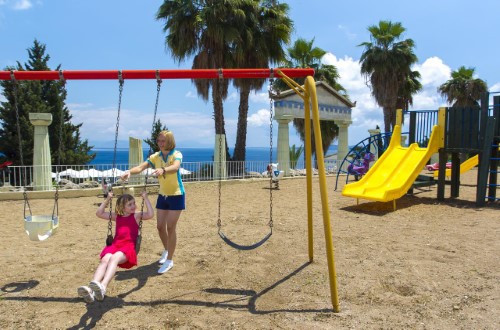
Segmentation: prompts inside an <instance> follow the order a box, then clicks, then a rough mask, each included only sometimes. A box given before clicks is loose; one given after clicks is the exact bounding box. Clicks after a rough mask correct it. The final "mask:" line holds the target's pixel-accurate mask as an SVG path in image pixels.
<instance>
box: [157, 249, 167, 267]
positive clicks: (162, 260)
mask: <svg viewBox="0 0 500 330" xmlns="http://www.w3.org/2000/svg"><path fill="white" fill-rule="evenodd" d="M167 257H168V251H167V250H164V251H163V253H162V254H161V258H160V260H158V263H159V264H160V265H163V264H164V263H165V261H167Z"/></svg>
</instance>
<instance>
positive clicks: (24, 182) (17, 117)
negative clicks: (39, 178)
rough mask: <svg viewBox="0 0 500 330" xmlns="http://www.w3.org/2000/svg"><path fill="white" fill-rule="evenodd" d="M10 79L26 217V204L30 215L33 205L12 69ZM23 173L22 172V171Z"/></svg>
mask: <svg viewBox="0 0 500 330" xmlns="http://www.w3.org/2000/svg"><path fill="white" fill-rule="evenodd" d="M10 79H11V80H12V84H13V85H12V86H13V87H12V93H13V96H14V109H15V110H16V126H17V137H18V139H19V160H20V162H21V168H22V169H23V171H24V175H23V198H24V217H25V218H26V205H28V210H29V211H30V216H31V215H32V213H31V206H30V202H29V200H28V194H27V193H26V183H27V182H26V176H27V175H26V169H25V168H24V158H23V142H22V140H21V121H20V118H19V106H18V104H17V103H18V102H17V94H18V86H17V80H16V77H15V75H14V71H13V70H11V71H10ZM21 175H22V173H21Z"/></svg>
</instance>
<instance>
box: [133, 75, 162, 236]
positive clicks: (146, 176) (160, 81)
mask: <svg viewBox="0 0 500 330" xmlns="http://www.w3.org/2000/svg"><path fill="white" fill-rule="evenodd" d="M161 83H162V80H161V78H160V71H158V70H156V102H155V110H154V114H153V124H152V125H151V133H153V130H154V128H155V122H156V114H157V112H158V101H159V99H160V90H161ZM150 156H151V145H150V146H149V152H148V157H150ZM147 185H148V172H147V170H146V175H145V177H144V191H146V189H147ZM143 214H144V198H143V199H142V203H141V220H140V221H139V236H140V235H141V232H142V216H143Z"/></svg>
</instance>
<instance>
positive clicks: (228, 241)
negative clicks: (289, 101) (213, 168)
mask: <svg viewBox="0 0 500 330" xmlns="http://www.w3.org/2000/svg"><path fill="white" fill-rule="evenodd" d="M270 70H271V79H270V87H269V91H270V92H269V93H270V94H271V90H272V85H273V82H274V74H273V69H270ZM216 83H218V84H219V87H218V88H219V93H222V88H221V86H220V85H222V84H223V78H222V75H219V80H218V81H217V82H214V84H216ZM221 99H222V98H221ZM273 109H274V108H273V100H272V98H271V97H270V98H269V113H270V116H269V164H272V161H273V120H274V118H273ZM220 118H221V120H222V116H220ZM220 124H221V125H220V127H223V125H222V123H220ZM222 139H223V134H219V162H218V193H219V195H218V208H217V233H218V234H219V236H220V238H221V239H222V240H223V241H224V242H225V243H226V244H227V245H229V246H231V247H232V248H235V249H237V250H244V251H245V250H253V249H256V248H258V247H259V246H261V245H262V244H264V243H265V242H266V241H267V240H268V239H269V238H270V237H271V235H272V234H273V183H274V182H275V181H274V180H275V176H274V175H270V176H269V222H268V223H267V225H268V226H269V232H268V233H267V234H266V235H265V236H264V237H263V238H262V239H261V240H260V241H258V242H255V243H253V244H249V245H244V244H239V243H236V242H234V241H233V240H231V239H230V238H229V237H227V236H226V234H224V232H223V231H222V220H221V204H222V176H223V175H222V172H223V169H222V161H221V160H222V152H223V150H222V149H224V152H225V148H223V146H222ZM278 172H279V171H278ZM281 172H283V171H281ZM278 175H279V173H278ZM278 180H279V179H278Z"/></svg>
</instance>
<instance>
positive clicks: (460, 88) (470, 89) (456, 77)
mask: <svg viewBox="0 0 500 330" xmlns="http://www.w3.org/2000/svg"><path fill="white" fill-rule="evenodd" d="M474 71H475V68H471V67H469V68H466V67H465V66H461V67H459V68H458V70H456V71H453V72H452V73H451V79H450V80H448V81H446V82H445V83H444V84H442V85H441V86H439V87H438V92H439V93H440V94H441V95H442V96H443V97H445V98H446V101H447V102H448V103H449V104H451V105H452V106H453V107H477V106H479V102H478V100H479V99H480V98H481V94H483V93H485V92H487V91H488V86H487V85H486V82H485V81H484V80H481V79H479V78H477V79H474Z"/></svg>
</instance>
